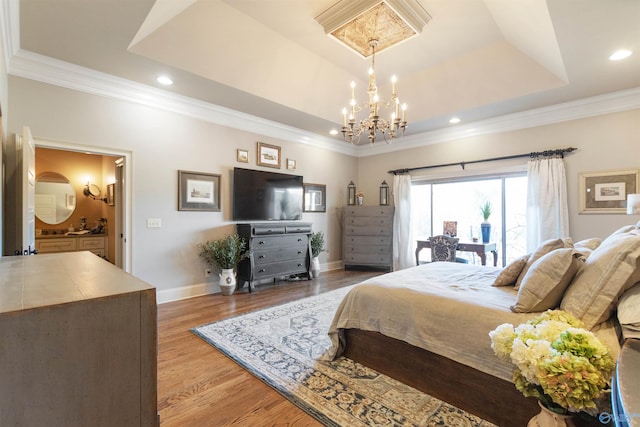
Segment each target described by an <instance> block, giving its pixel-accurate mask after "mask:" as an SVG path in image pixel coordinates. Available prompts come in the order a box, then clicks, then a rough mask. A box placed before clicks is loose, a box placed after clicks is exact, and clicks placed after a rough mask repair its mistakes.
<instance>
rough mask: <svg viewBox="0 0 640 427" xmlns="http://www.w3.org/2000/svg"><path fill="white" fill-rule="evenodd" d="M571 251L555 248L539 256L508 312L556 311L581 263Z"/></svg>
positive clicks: (525, 277) (526, 275)
mask: <svg viewBox="0 0 640 427" xmlns="http://www.w3.org/2000/svg"><path fill="white" fill-rule="evenodd" d="M579 256H580V255H579V254H577V253H576V252H575V251H574V250H573V249H571V248H563V249H556V250H555V251H551V252H549V253H548V254H546V255H543V256H542V257H540V258H539V259H538V260H537V261H536V262H534V263H533V265H532V266H531V268H529V271H527V274H525V276H524V279H523V280H522V283H521V284H520V290H519V291H518V297H517V299H516V303H515V304H514V305H512V306H511V311H514V312H516V313H531V312H539V311H545V310H548V309H550V308H556V307H558V306H559V305H560V301H562V295H563V294H564V291H565V290H566V289H567V287H568V286H569V284H570V283H571V280H572V279H573V277H574V276H575V274H576V272H577V271H578V270H579V269H580V266H581V264H582V261H580V260H579Z"/></svg>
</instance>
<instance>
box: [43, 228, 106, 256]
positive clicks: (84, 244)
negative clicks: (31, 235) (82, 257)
mask: <svg viewBox="0 0 640 427" xmlns="http://www.w3.org/2000/svg"><path fill="white" fill-rule="evenodd" d="M107 245H108V241H107V236H106V235H105V234H99V235H98V234H87V235H78V236H74V235H70V236H67V235H64V234H61V235H51V236H42V237H37V238H36V250H37V251H38V253H41V254H46V253H55V252H75V251H91V252H93V253H94V254H96V255H98V256H99V257H102V258H106V256H107Z"/></svg>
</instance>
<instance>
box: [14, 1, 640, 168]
mask: <svg viewBox="0 0 640 427" xmlns="http://www.w3.org/2000/svg"><path fill="white" fill-rule="evenodd" d="M5 12H7V9H6V5H5ZM4 18H5V19H6V16H5V17H4ZM5 23H6V21H5ZM5 28H6V27H5ZM11 40H15V38H13V39H11ZM12 43H13V42H12ZM5 53H6V52H5ZM7 69H8V72H9V74H11V75H15V76H18V77H23V78H27V79H31V80H35V81H39V82H42V83H47V84H51V85H54V86H60V87H65V88H68V89H73V90H77V91H80V92H85V93H90V94H94V95H98V96H103V97H106V98H113V99H117V100H121V101H127V102H132V103H137V104H141V105H145V106H148V107H151V108H158V109H161V110H165V111H170V112H173V113H176V114H182V115H185V116H189V117H193V118H196V119H199V120H203V121H206V122H210V123H215V124H218V125H222V126H226V127H231V128H234V129H239V130H242V131H246V132H253V133H256V134H259V135H262V136H269V137H273V138H278V139H283V140H286V141H291V142H296V143H300V144H307V145H311V146H315V147H319V148H323V149H326V150H330V151H334V152H339V153H342V154H346V155H350V156H354V157H367V156H372V155H378V154H386V153H391V152H394V151H398V150H408V149H412V148H418V147H424V146H427V145H432V144H436V143H441V142H446V141H451V140H455V139H462V138H468V137H473V136H479V135H486V134H492V133H500V132H509V131H515V130H519V129H526V128H531V127H536V126H544V125H549V124H553V123H559V122H564V121H569V120H577V119H583V118H588V117H593V116H597V115H602V114H609V113H615V112H620V111H626V110H632V109H637V108H640V87H639V88H634V89H629V90H626V91H620V92H613V93H609V94H605V95H600V96H594V97H590V98H585V99H580V100H576V101H570V102H565V103H562V104H557V105H552V106H548V107H542V108H536V109H532V110H528V111H524V112H519V113H514V114H508V115H504V116H500V117H495V118H491V119H487V120H482V121H477V122H472V123H467V124H465V125H462V126H455V127H449V128H443V129H437V130H433V131H427V132H423V133H420V134H415V135H408V136H404V137H403V138H401V139H399V140H398V142H394V143H391V144H373V145H370V144H368V145H362V146H354V145H350V144H347V143H344V142H343V141H342V140H340V139H338V138H329V137H325V136H322V135H318V134H315V133H311V132H307V131H304V130H301V129H297V128H294V127H291V126H286V125H283V124H281V123H277V122H274V121H270V120H265V119H262V118H260V117H256V116H252V115H249V114H246V113H242V112H239V111H235V110H231V109H229V108H225V107H221V106H218V105H215V104H211V103H207V102H204V101H199V100H196V99H193V98H189V97H186V96H181V95H177V94H174V93H171V92H168V91H164V90H161V89H157V88H154V87H151V86H147V85H143V84H140V83H136V82H133V81H130V80H126V79H123V78H120V77H115V76H113V75H110V74H106V73H102V72H98V71H95V70H92V69H89V68H85V67H80V66H77V65H74V64H70V63H68V62H64V61H60V60H57V59H53V58H50V57H47V56H43V55H39V54H36V53H33V52H29V51H25V50H22V49H18V50H17V51H16V52H15V53H13V55H12V56H11V57H10V60H9V61H8V62H7Z"/></svg>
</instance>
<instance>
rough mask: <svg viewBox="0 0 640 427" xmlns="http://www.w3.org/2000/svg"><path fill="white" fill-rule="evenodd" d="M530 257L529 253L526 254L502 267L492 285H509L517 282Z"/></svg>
mask: <svg viewBox="0 0 640 427" xmlns="http://www.w3.org/2000/svg"><path fill="white" fill-rule="evenodd" d="M528 259H529V254H526V255H522V256H521V257H518V258H516V259H514V260H513V261H511V263H510V264H509V265H507V266H506V267H505V268H503V269H502V271H501V272H500V274H498V277H496V280H495V282H493V284H492V285H491V286H509V285H513V284H515V283H516V280H518V276H519V275H520V272H521V271H522V269H523V268H524V266H525V265H526V264H527V260H528Z"/></svg>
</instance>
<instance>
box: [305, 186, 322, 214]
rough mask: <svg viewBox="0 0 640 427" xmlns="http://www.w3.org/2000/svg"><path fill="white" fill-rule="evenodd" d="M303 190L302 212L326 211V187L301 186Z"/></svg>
mask: <svg viewBox="0 0 640 427" xmlns="http://www.w3.org/2000/svg"><path fill="white" fill-rule="evenodd" d="M302 186H303V188H304V206H303V211H304V212H326V211H327V186H326V185H323V184H302Z"/></svg>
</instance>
